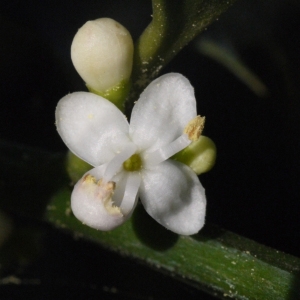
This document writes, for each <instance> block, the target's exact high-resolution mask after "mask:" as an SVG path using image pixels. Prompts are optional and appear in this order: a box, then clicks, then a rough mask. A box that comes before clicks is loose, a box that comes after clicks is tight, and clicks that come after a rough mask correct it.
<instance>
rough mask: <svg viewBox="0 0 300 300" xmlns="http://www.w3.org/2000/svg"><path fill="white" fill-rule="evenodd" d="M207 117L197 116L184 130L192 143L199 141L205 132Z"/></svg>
mask: <svg viewBox="0 0 300 300" xmlns="http://www.w3.org/2000/svg"><path fill="white" fill-rule="evenodd" d="M204 123H205V117H201V116H196V117H195V118H194V119H192V120H191V121H189V123H188V124H187V125H186V126H185V128H184V131H183V132H184V133H185V134H187V136H188V138H189V139H190V140H191V141H197V140H198V139H199V137H200V135H201V133H202V131H203V128H204Z"/></svg>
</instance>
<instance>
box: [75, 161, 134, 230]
mask: <svg viewBox="0 0 300 300" xmlns="http://www.w3.org/2000/svg"><path fill="white" fill-rule="evenodd" d="M106 166H107V164H105V165H102V166H100V167H97V168H94V169H92V170H90V171H89V172H87V173H86V174H85V175H84V176H83V177H82V178H81V179H80V180H79V181H78V182H77V184H76V185H75V186H74V189H73V192H72V195H71V208H72V211H73V213H74V215H75V217H76V218H77V219H78V220H80V221H81V222H82V223H83V224H86V225H88V226H90V227H92V228H95V229H98V230H103V231H107V230H112V229H114V228H116V227H118V226H120V225H122V224H123V223H124V222H125V221H126V220H127V219H128V218H129V217H130V216H131V214H132V212H133V209H134V207H135V203H133V204H132V209H131V210H129V211H128V213H127V214H124V213H122V212H121V210H120V209H119V208H118V207H117V208H116V207H115V208H112V206H111V205H107V204H106V205H105V201H103V197H101V195H103V194H104V193H103V190H102V189H101V186H100V187H99V185H97V184H96V183H93V182H88V180H86V181H85V176H86V175H87V174H90V175H92V176H94V177H95V179H96V181H98V180H99V179H101V178H102V177H103V174H104V171H105V169H106ZM113 179H114V180H115V178H113ZM125 182H126V174H125V173H124V172H121V173H119V174H118V175H117V176H116V191H115V193H116V194H118V191H117V189H118V188H121V190H124V183H125ZM104 192H105V191H104ZM123 193H124V191H123ZM113 198H114V197H113ZM106 203H107V202H106ZM114 205H115V203H114Z"/></svg>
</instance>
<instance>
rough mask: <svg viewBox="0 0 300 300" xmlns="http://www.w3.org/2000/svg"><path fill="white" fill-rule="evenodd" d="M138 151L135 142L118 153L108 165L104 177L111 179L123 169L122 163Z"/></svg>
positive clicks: (107, 179)
mask: <svg viewBox="0 0 300 300" xmlns="http://www.w3.org/2000/svg"><path fill="white" fill-rule="evenodd" d="M135 151H136V146H135V145H134V144H130V145H128V146H127V147H126V148H125V149H124V150H123V151H122V152H121V153H119V154H117V155H116V156H115V157H114V158H113V159H112V160H111V161H110V162H109V163H108V164H107V166H106V169H105V171H104V175H103V178H104V179H105V180H106V181H110V180H111V179H112V178H113V176H115V175H116V174H117V173H118V171H119V170H120V169H121V167H122V164H123V162H124V161H125V160H127V159H128V158H129V157H130V156H131V155H132V154H133V153H134V152H135Z"/></svg>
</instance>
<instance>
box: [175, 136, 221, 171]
mask: <svg viewBox="0 0 300 300" xmlns="http://www.w3.org/2000/svg"><path fill="white" fill-rule="evenodd" d="M216 154H217V150H216V145H215V143H214V142H213V141H212V140H211V139H210V138H208V137H206V136H203V135H201V136H200V137H199V139H198V140H197V141H194V142H192V143H191V144H190V145H189V146H187V147H186V148H185V149H183V150H181V151H180V152H178V153H176V154H175V155H174V156H173V157H172V158H173V159H174V160H177V161H179V162H182V163H184V164H186V165H188V166H189V167H190V168H191V169H192V170H193V171H194V172H195V173H196V174H197V175H200V174H202V173H205V172H208V171H209V170H210V169H211V168H212V167H213V166H214V164H215V161H216Z"/></svg>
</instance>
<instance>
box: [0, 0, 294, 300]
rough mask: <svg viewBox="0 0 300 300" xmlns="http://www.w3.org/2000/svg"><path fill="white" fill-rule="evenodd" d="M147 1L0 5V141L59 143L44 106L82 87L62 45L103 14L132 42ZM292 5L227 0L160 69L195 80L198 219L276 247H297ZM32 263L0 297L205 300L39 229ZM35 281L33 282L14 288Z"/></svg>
mask: <svg viewBox="0 0 300 300" xmlns="http://www.w3.org/2000/svg"><path fill="white" fill-rule="evenodd" d="M150 15H151V1H146V0H144V1H129V0H127V1H119V0H117V1H100V0H99V1H96V0H89V1H71V0H66V1H50V0H46V1H37V0H32V1H17V0H10V1H1V3H0V22H1V26H0V35H1V36H0V37H1V46H0V97H1V100H0V134H1V139H5V140H8V141H12V142H18V143H22V144H26V145H31V146H37V147H40V148H43V149H46V150H50V151H64V150H65V149H66V148H65V146H64V144H63V143H62V141H61V140H60V138H59V136H58V135H57V133H56V129H55V126H54V110H55V106H56V104H57V102H58V100H59V99H60V98H61V97H63V96H64V95H65V94H67V93H68V92H72V91H76V90H85V87H84V84H83V82H82V80H81V79H80V77H79V76H78V75H77V73H76V71H75V70H74V68H73V66H72V63H71V59H70V53H69V51H70V50H69V49H70V45H71V41H72V39H73V36H74V34H75V33H76V31H77V29H78V28H79V27H81V26H82V25H83V24H84V23H85V22H86V21H87V20H89V19H96V18H99V17H111V18H114V19H116V20H117V21H118V22H120V23H121V24H123V25H124V26H125V27H127V28H128V30H129V31H130V32H131V33H132V36H133V38H134V39H135V40H136V39H137V37H138V36H139V35H140V34H141V33H142V31H143V29H144V28H145V27H146V26H147V24H148V23H149V22H150V21H151V16H150ZM299 17H300V5H299V3H298V2H297V1H292V0H290V1H283V0H281V1H280V0H273V1H271V0H265V1H259V0H251V1H245V0H241V1H237V3H236V4H235V5H234V6H233V7H231V8H230V9H229V10H228V12H227V13H226V14H224V15H223V16H221V17H220V18H219V20H218V21H217V22H215V23H214V24H213V25H211V26H210V27H209V28H208V29H207V30H206V31H205V32H204V33H203V34H202V35H201V36H200V37H199V38H198V40H195V41H194V42H193V43H191V44H190V45H189V46H188V47H186V48H185V49H184V50H183V51H182V52H181V53H180V54H179V55H178V56H177V57H176V58H175V59H174V60H173V61H172V62H171V63H170V64H169V65H168V66H167V67H166V68H165V69H164V70H163V72H164V73H166V72H170V71H172V72H180V73H182V74H184V75H185V76H187V77H188V78H189V80H190V81H191V83H192V85H193V86H194V87H195V91H196V98H197V101H198V112H199V113H200V114H201V115H205V116H206V120H207V122H206V127H205V132H204V134H205V135H207V136H209V137H211V138H212V139H213V140H214V141H215V143H216V145H217V149H218V157H217V163H216V166H215V167H214V169H213V170H212V171H211V172H209V173H207V174H204V175H201V176H200V180H201V182H202V183H203V185H204V186H205V188H206V192H207V199H208V210H207V222H211V223H216V224H218V225H220V226H221V227H224V228H226V229H228V230H231V231H233V232H235V233H238V234H240V235H243V236H246V237H248V238H251V239H254V240H255V241H257V242H259V243H262V244H265V245H267V246H270V247H273V248H276V249H278V250H281V251H284V252H287V253H290V254H293V255H296V256H300V253H299V246H298V240H299V229H300V222H299V208H300V204H299V202H300V201H299V150H300V147H299V146H300V145H299V143H300V142H299V133H300V125H299V124H300V121H299V116H300V104H299V101H300V97H299V96H300V89H299V86H300V85H299V77H300V76H299V74H300V73H299V70H300V61H299V47H300V37H299V28H300V18H299ZM202 39H210V40H213V41H215V42H216V43H218V44H219V45H221V46H223V47H225V48H226V49H227V50H230V51H231V52H232V53H235V54H236V55H237V56H238V57H239V58H240V59H242V60H243V61H244V62H245V63H246V65H248V66H249V68H250V69H251V70H252V71H254V72H255V73H256V74H257V75H258V76H259V77H260V79H261V80H262V82H264V83H265V85H266V86H267V87H268V90H269V96H267V97H264V98H260V97H257V96H256V95H255V94H254V93H253V92H252V91H250V90H249V89H248V88H247V87H246V86H245V85H244V84H243V83H242V82H240V81H239V80H238V79H237V78H236V77H235V76H234V75H233V74H232V73H230V72H229V71H228V70H227V69H226V68H224V67H223V66H221V65H220V64H219V63H217V62H215V61H213V60H212V59H210V58H207V57H205V56H204V55H202V54H201V53H199V51H198V50H197V42H199V41H201V40H202ZM44 229H45V232H44V234H43V238H42V239H41V241H42V244H41V245H42V246H41V250H40V252H39V255H38V258H37V259H35V260H34V261H33V262H32V263H31V264H30V265H29V266H28V267H27V268H25V269H22V270H21V271H20V270H19V271H18V272H19V273H18V276H19V277H20V278H23V279H24V280H23V284H21V285H19V286H15V285H8V286H5V287H4V286H2V287H0V293H3V297H4V298H7V299H15V298H20V299H21V298H22V297H23V298H22V299H25V298H26V299H33V298H35V297H37V299H38V298H41V297H42V298H43V299H46V298H48V299H55V298H56V299H57V298H61V299H69V298H75V299H94V298H105V299H106V298H107V299H127V298H128V299H150V298H149V297H150V296H152V297H153V298H154V299H172V298H174V297H175V296H176V295H177V296H178V295H184V296H185V297H187V298H188V299H196V298H197V299H198V298H200V297H201V299H212V298H211V297H210V296H205V295H202V293H201V292H198V291H197V290H194V289H193V288H190V287H187V286H185V285H184V284H181V283H177V282H174V281H172V280H171V279H169V278H168V277H165V276H164V275H162V274H159V273H156V272H154V271H151V270H149V269H148V268H147V267H144V266H140V265H138V264H136V263H135V262H133V261H131V260H130V259H127V258H121V257H119V256H118V255H116V254H112V253H110V252H107V251H105V250H103V249H100V248H98V247H97V246H95V245H92V244H90V243H88V242H84V241H79V242H78V241H75V240H74V239H73V238H72V237H70V236H68V235H66V234H64V233H61V232H59V231H57V230H55V229H53V228H51V227H48V226H46V227H45V228H44ZM26 278H27V279H28V278H38V279H39V280H40V283H41V284H34V283H32V282H31V283H30V282H29V283H28V282H27V283H26Z"/></svg>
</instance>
